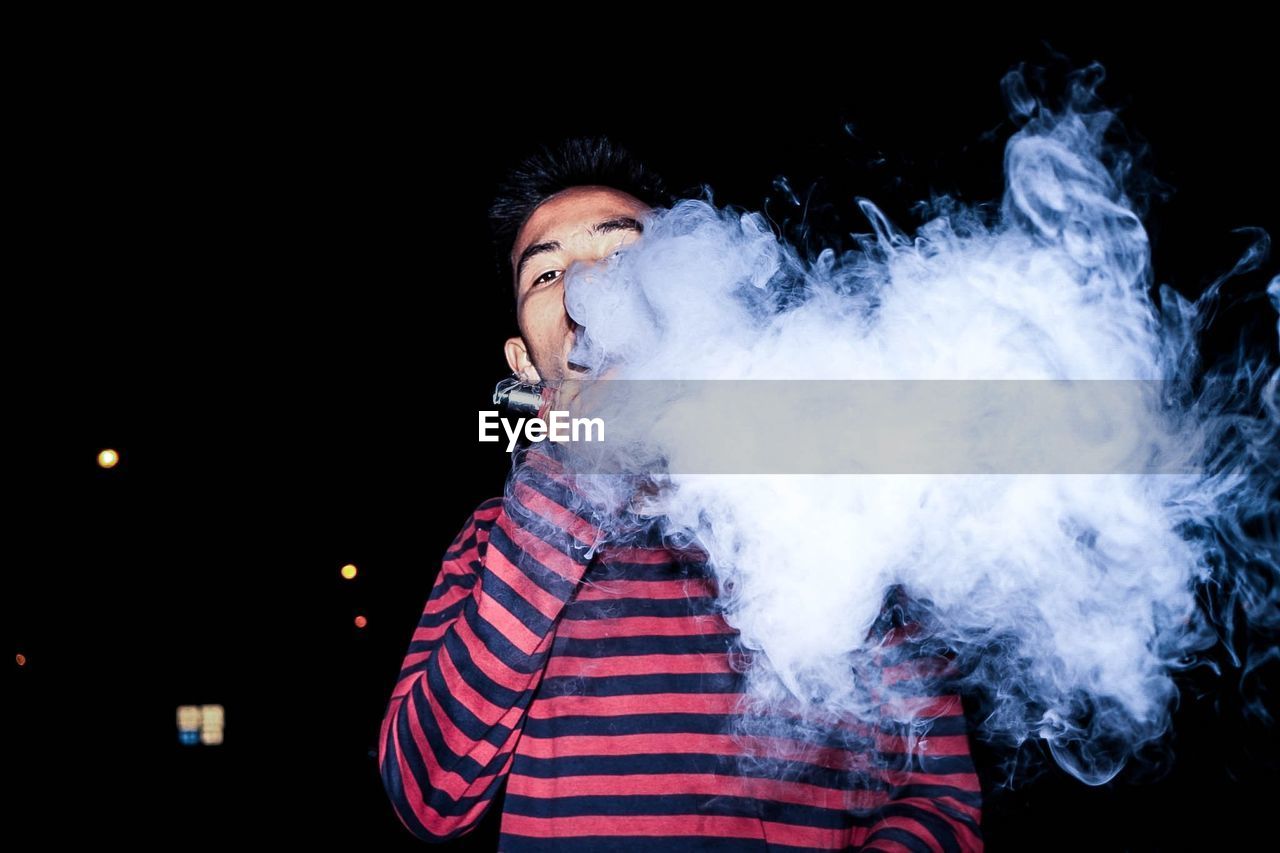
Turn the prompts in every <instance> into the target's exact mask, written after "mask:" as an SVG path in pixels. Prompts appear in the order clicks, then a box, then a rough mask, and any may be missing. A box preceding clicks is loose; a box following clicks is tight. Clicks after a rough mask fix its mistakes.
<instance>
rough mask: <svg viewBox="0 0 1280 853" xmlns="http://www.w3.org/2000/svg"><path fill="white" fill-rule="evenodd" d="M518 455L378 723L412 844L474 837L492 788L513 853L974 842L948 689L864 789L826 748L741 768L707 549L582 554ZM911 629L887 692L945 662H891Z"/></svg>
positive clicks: (450, 572)
mask: <svg viewBox="0 0 1280 853" xmlns="http://www.w3.org/2000/svg"><path fill="white" fill-rule="evenodd" d="M528 459H529V461H530V463H531V464H532V465H533V466H534V467H535V468H536V472H537V473H536V474H534V475H530V476H522V477H521V478H519V480H515V479H512V480H510V481H509V488H508V489H507V494H506V496H505V497H504V498H493V499H490V500H488V501H485V502H484V503H482V504H481V505H480V506H479V507H478V508H477V509H476V510H475V512H474V513H473V514H472V515H471V517H470V518H469V519H468V520H467V522H466V524H465V526H464V527H463V529H462V531H461V532H460V533H459V534H458V536H457V537H456V538H455V540H454V541H453V543H452V544H451V545H450V546H449V548H448V550H447V551H446V553H445V557H444V561H443V566H442V568H441V570H440V572H439V574H438V575H437V577H436V580H435V583H434V585H433V588H432V591H431V594H430V597H429V599H428V600H427V603H426V607H425V609H424V611H423V614H422V618H421V620H420V621H419V623H418V626H417V628H416V630H415V631H414V633H413V637H412V641H411V642H410V644H409V648H408V652H407V654H406V655H405V657H404V661H403V663H402V665H401V669H400V673H399V677H398V679H397V682H396V685H395V687H394V689H393V690H392V695H391V699H390V701H389V703H388V705H387V708H386V712H385V715H384V717H383V720H382V725H381V730H380V737H379V748H378V764H379V769H380V772H381V775H382V781H383V785H384V787H385V789H386V792H387V794H388V796H389V797H390V800H391V804H392V806H393V808H394V810H395V813H396V815H397V816H398V817H399V819H400V821H401V822H402V823H403V824H404V826H405V827H406V828H407V829H408V830H409V831H410V832H411V833H412V834H413V835H415V836H417V837H418V838H421V839H423V840H426V841H444V840H448V839H452V838H456V837H457V836H459V835H462V834H464V833H466V832H468V831H469V830H471V829H473V828H474V827H475V826H476V825H477V823H478V822H479V820H480V818H481V817H482V816H483V815H484V814H485V812H486V811H487V809H488V808H489V805H490V803H491V802H492V801H493V798H494V796H495V794H496V793H497V792H498V790H499V788H500V786H501V784H502V783H503V781H504V780H505V781H506V784H507V789H506V799H505V810H504V812H503V814H502V818H501V826H500V828H499V832H500V849H502V850H505V851H510V853H524V851H549V850H555V851H572V853H578V851H581V853H587V851H598V850H645V851H648V850H661V851H664V853H674V851H682V850H726V851H753V850H757V851H765V850H770V851H772V850H847V849H862V850H885V851H888V850H892V851H924V850H930V851H944V850H980V849H982V840H981V839H982V836H981V831H980V828H979V824H980V813H981V791H980V787H979V783H978V778H977V775H976V773H975V769H974V765H973V761H972V758H971V755H970V752H969V743H968V734H967V731H966V728H965V722H964V715H963V711H962V708H961V704H960V700H959V697H958V695H956V694H954V693H945V692H942V691H934V692H935V693H937V695H933V694H932V693H930V692H929V691H925V692H924V694H923V695H922V696H921V703H922V704H921V707H922V709H923V711H924V713H925V715H926V716H927V717H930V718H936V719H934V722H933V725H932V727H931V728H930V729H929V731H928V733H927V738H926V739H925V741H924V743H923V744H917V746H916V748H915V749H914V750H911V751H910V752H909V757H908V758H907V759H906V760H904V761H903V762H901V763H900V764H899V765H897V768H896V769H881V770H878V771H874V772H871V773H869V774H867V773H864V774H861V775H860V776H858V777H857V778H860V779H862V781H861V782H860V783H858V784H857V785H854V784H853V783H851V782H850V781H849V780H850V779H851V778H854V777H853V776H851V774H848V773H845V772H842V771H841V768H847V767H850V766H854V764H855V763H856V759H857V756H850V755H848V754H843V755H842V754H837V753H839V752H840V748H839V747H832V748H826V747H822V746H818V747H813V746H811V745H809V744H804V746H806V747H808V748H807V749H805V750H804V751H803V753H796V754H797V755H801V754H802V755H803V758H802V760H800V761H799V762H791V763H789V764H788V766H787V769H785V770H784V769H780V768H778V767H774V766H772V765H771V763H770V762H769V761H763V760H762V761H753V762H742V761H739V760H736V756H738V755H739V754H740V749H739V747H740V744H741V741H740V740H736V739H735V738H734V737H733V736H732V735H731V733H730V727H729V722H730V719H731V717H733V715H735V714H736V713H738V709H739V707H740V706H738V704H737V702H738V700H739V699H740V698H741V697H742V693H743V689H744V678H745V676H743V675H742V671H743V666H742V661H741V660H738V659H736V656H738V655H740V654H745V651H744V650H743V649H741V647H739V646H738V645H737V644H736V638H737V636H738V634H737V632H736V631H735V630H734V629H733V628H731V627H730V626H729V625H728V624H727V623H726V622H725V621H724V619H723V618H722V617H721V615H720V613H719V612H718V610H717V607H716V604H715V602H716V586H715V580H714V577H713V575H712V573H711V572H710V571H709V570H708V568H707V565H706V560H705V555H701V554H700V553H699V552H697V551H696V550H695V551H680V550H671V549H669V548H665V547H662V546H661V544H660V543H659V544H656V545H654V546H653V547H647V546H636V547H628V548H621V547H618V548H612V549H611V548H608V547H605V548H599V549H592V548H590V547H588V545H589V543H592V542H595V541H597V533H598V531H597V530H596V529H595V528H593V526H592V525H591V524H590V523H589V522H588V521H587V520H585V519H584V518H583V517H582V516H580V515H578V514H575V513H574V512H572V511H570V510H569V509H566V506H567V505H570V503H571V501H570V500H569V497H570V492H569V491H568V487H567V486H566V485H565V482H564V480H563V478H562V476H561V474H562V469H561V468H560V467H559V465H558V464H557V463H556V462H554V461H553V460H551V459H549V457H547V456H546V455H545V454H538V453H532V452H531V453H529V454H528ZM911 627H912V625H911V624H907V625H902V626H893V627H891V628H889V629H888V633H887V637H886V642H885V643H884V644H883V646H884V648H886V649H888V650H889V651H888V652H886V654H888V653H894V652H896V653H897V654H896V657H894V659H893V660H888V659H886V660H885V664H886V665H885V667H884V668H883V670H882V672H883V673H884V677H885V678H886V679H888V680H892V681H895V682H896V681H898V680H905V679H911V678H913V677H918V676H919V675H920V674H921V673H922V672H926V671H931V672H937V671H938V669H937V666H936V665H937V664H938V663H939V662H940V657H939V656H936V655H935V656H924V655H913V654H910V653H907V652H905V651H903V650H906V649H910V648H911V647H912V644H910V643H909V642H904V640H905V639H907V638H909V636H910V633H911V630H910V629H911ZM748 657H749V656H748ZM941 662H942V663H943V664H945V661H941ZM921 683H925V682H923V681H921ZM928 683H930V684H932V683H934V682H932V681H930V682H928ZM902 734H903V732H900V731H898V730H897V729H895V728H893V727H891V726H887V725H886V726H882V727H880V728H878V729H877V730H876V734H875V736H874V743H875V749H876V750H877V751H878V753H879V754H880V755H881V757H883V756H889V757H891V756H892V755H893V754H894V753H895V752H897V753H899V754H906V753H905V751H904V749H903V743H904V740H903V738H902V737H901V735H902ZM863 766H866V765H865V762H864V765H863ZM876 766H881V765H880V764H877V765H876ZM797 767H798V768H800V769H799V771H797V770H796V768H797ZM868 779H870V780H874V782H869V781H868Z"/></svg>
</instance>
